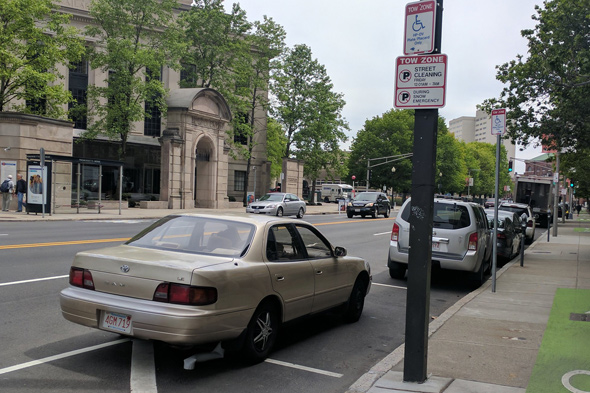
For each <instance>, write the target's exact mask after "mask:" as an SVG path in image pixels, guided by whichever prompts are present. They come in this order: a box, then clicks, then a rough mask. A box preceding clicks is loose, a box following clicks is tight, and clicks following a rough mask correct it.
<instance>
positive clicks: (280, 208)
mask: <svg viewBox="0 0 590 393" xmlns="http://www.w3.org/2000/svg"><path fill="white" fill-rule="evenodd" d="M277 217H283V208H282V207H279V208H278V209H277Z"/></svg>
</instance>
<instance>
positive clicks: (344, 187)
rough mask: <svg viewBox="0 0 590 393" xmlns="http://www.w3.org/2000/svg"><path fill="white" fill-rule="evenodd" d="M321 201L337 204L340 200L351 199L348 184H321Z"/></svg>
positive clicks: (350, 189)
mask: <svg viewBox="0 0 590 393" xmlns="http://www.w3.org/2000/svg"><path fill="white" fill-rule="evenodd" d="M321 191H322V200H323V201H324V202H326V203H328V202H338V201H339V200H341V199H352V196H353V195H352V186H349V185H348V184H322V187H321Z"/></svg>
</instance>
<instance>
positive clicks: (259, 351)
mask: <svg viewBox="0 0 590 393" xmlns="http://www.w3.org/2000/svg"><path fill="white" fill-rule="evenodd" d="M278 328H279V313H278V311H277V309H276V307H275V306H274V305H273V304H272V303H270V302H264V303H262V304H260V305H259V306H258V308H257V309H256V311H255V312H254V315H253V316H252V319H251V320H250V323H248V328H247V330H246V341H245V342H244V347H243V348H242V353H243V355H244V357H245V359H246V360H247V361H249V362H261V361H263V360H264V359H266V358H267V357H268V354H269V353H270V351H271V350H272V347H273V346H274V343H275V341H276V338H277V334H278Z"/></svg>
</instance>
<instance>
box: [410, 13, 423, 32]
mask: <svg viewBox="0 0 590 393" xmlns="http://www.w3.org/2000/svg"><path fill="white" fill-rule="evenodd" d="M422 29H425V27H424V25H423V24H422V21H421V20H418V15H416V21H415V22H414V23H413V24H412V30H414V31H420V30H422Z"/></svg>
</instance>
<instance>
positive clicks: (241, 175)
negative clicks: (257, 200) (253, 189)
mask: <svg viewBox="0 0 590 393" xmlns="http://www.w3.org/2000/svg"><path fill="white" fill-rule="evenodd" d="M245 187H246V171H234V191H244V188H245Z"/></svg>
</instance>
